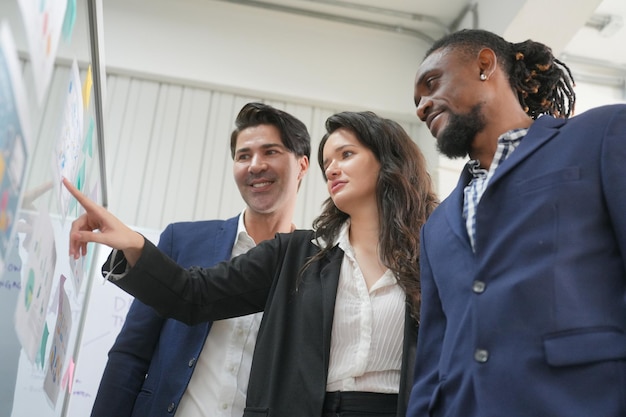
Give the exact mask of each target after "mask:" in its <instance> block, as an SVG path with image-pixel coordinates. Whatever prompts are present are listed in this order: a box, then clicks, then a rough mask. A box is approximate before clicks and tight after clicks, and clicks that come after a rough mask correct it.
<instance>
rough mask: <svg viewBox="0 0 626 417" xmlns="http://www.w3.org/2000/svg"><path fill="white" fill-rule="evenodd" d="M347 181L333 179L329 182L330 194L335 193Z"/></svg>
mask: <svg viewBox="0 0 626 417" xmlns="http://www.w3.org/2000/svg"><path fill="white" fill-rule="evenodd" d="M347 183H348V181H343V180H335V181H333V182H331V183H330V192H331V193H332V194H334V193H336V192H337V191H339V190H340V189H341V188H343V186H344V185H346V184H347Z"/></svg>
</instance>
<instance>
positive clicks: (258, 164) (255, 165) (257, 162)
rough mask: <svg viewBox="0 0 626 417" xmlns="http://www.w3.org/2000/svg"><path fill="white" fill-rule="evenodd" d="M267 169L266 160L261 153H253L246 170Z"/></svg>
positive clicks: (260, 170)
mask: <svg viewBox="0 0 626 417" xmlns="http://www.w3.org/2000/svg"><path fill="white" fill-rule="evenodd" d="M266 169H267V162H266V161H265V159H264V158H263V156H262V155H254V156H252V158H251V159H250V165H249V166H248V171H250V172H252V173H257V172H262V171H264V170H266Z"/></svg>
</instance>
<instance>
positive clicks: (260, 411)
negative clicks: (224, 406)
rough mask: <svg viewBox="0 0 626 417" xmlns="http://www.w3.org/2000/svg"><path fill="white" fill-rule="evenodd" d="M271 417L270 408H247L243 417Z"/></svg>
mask: <svg viewBox="0 0 626 417" xmlns="http://www.w3.org/2000/svg"><path fill="white" fill-rule="evenodd" d="M269 415H270V410H269V408H252V407H246V408H245V410H243V417H267V416H269Z"/></svg>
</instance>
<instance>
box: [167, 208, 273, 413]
mask: <svg viewBox="0 0 626 417" xmlns="http://www.w3.org/2000/svg"><path fill="white" fill-rule="evenodd" d="M243 216H244V213H242V214H241V215H240V216H239V224H238V226H237V238H236V240H235V245H234V246H233V251H232V256H231V257H235V256H237V255H240V254H242V253H245V252H247V251H248V250H249V249H251V248H252V247H254V246H255V243H254V240H252V238H251V237H250V235H248V232H247V231H246V228H245V225H244V223H243ZM262 316H263V313H257V314H251V315H248V316H243V317H237V318H233V319H227V320H218V321H214V322H213V325H212V326H211V331H210V332H209V336H208V337H207V340H206V343H205V344H204V347H203V349H202V352H201V353H200V356H199V358H198V362H197V364H196V369H195V370H194V372H193V375H192V376H191V380H190V381H189V385H188V386H187V390H186V391H185V393H184V394H183V397H182V399H181V401H180V405H179V406H178V410H177V411H176V417H241V416H242V415H243V410H244V407H245V405H246V392H247V390H248V379H249V377H250V367H251V365H252V354H253V353H254V345H255V343H256V337H257V333H258V331H259V325H260V324H261V318H262Z"/></svg>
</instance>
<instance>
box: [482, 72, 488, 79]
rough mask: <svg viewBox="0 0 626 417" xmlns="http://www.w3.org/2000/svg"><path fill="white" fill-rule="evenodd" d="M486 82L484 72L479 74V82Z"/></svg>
mask: <svg viewBox="0 0 626 417" xmlns="http://www.w3.org/2000/svg"><path fill="white" fill-rule="evenodd" d="M486 80H487V75H486V74H485V73H484V72H481V73H480V81H486Z"/></svg>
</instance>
